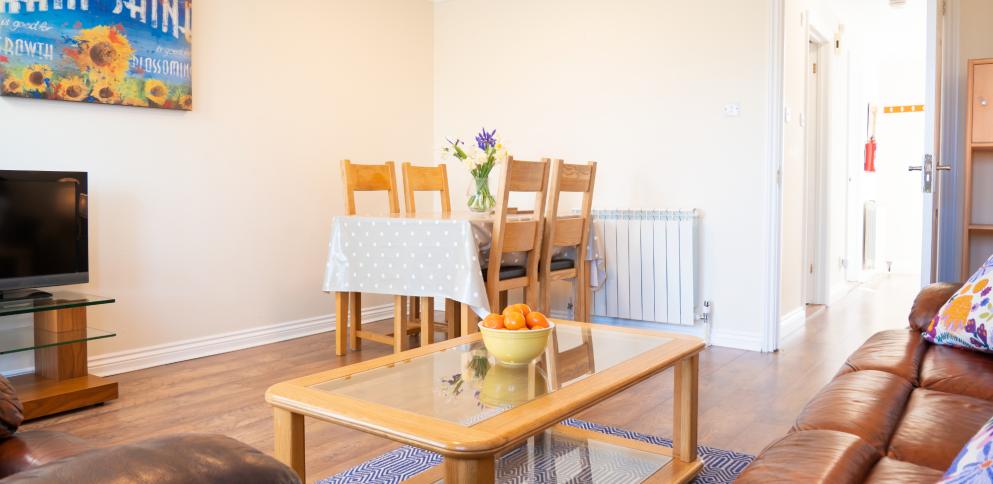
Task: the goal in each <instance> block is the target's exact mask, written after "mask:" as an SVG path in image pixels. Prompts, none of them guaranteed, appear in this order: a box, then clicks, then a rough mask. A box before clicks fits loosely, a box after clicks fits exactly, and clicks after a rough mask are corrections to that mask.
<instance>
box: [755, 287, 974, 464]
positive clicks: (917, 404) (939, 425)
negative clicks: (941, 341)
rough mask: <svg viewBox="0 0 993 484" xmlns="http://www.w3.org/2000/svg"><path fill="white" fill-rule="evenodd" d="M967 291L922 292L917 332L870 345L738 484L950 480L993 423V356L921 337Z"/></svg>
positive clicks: (887, 335) (915, 315)
mask: <svg viewBox="0 0 993 484" xmlns="http://www.w3.org/2000/svg"><path fill="white" fill-rule="evenodd" d="M959 287H961V285H960V284H936V285H933V286H930V287H927V288H925V289H924V290H923V291H921V293H920V294H919V295H918V296H917V299H916V300H915V301H914V306H913V309H912V311H911V313H910V328H907V329H898V330H891V331H883V332H881V333H877V334H876V335H874V336H872V337H871V338H869V340H868V341H866V342H865V344H863V345H862V347H861V348H859V349H858V351H856V352H855V353H854V354H852V355H851V356H850V357H849V358H848V361H847V362H846V363H845V365H844V366H843V367H842V368H841V371H839V372H838V374H837V375H836V376H835V377H834V379H833V380H832V381H831V382H830V383H828V385H827V386H826V387H824V388H823V389H822V390H821V391H820V393H818V394H817V395H816V396H815V397H814V398H813V400H811V401H810V402H808V403H807V406H806V407H805V408H804V410H803V412H802V413H801V414H800V416H799V417H797V419H796V423H795V424H794V426H793V428H792V429H791V430H790V432H789V433H788V434H787V435H786V436H784V437H783V438H781V439H779V440H778V441H776V442H774V443H773V444H772V445H770V446H769V447H767V448H766V449H765V450H763V451H762V453H761V454H760V455H759V456H758V458H757V459H756V460H755V461H754V462H753V463H752V464H751V465H749V466H748V467H747V468H746V469H745V471H744V472H743V473H742V474H741V476H740V477H739V478H738V481H737V482H742V483H753V482H755V483H758V482H761V483H767V482H830V483H847V482H874V483H879V482H893V483H897V482H899V483H910V482H932V483H933V482H935V481H937V480H938V479H939V478H941V476H942V474H944V472H945V470H947V469H948V467H949V466H950V465H951V463H952V460H954V458H955V456H956V455H957V454H958V452H959V451H960V450H961V449H962V447H963V446H964V445H965V443H966V441H968V440H969V438H970V437H972V435H973V434H975V433H976V431H978V430H979V428H980V427H982V425H983V424H984V423H986V421H987V420H989V419H990V417H993V355H988V354H983V353H979V352H975V351H968V350H962V349H955V348H949V347H945V346H937V345H932V344H930V343H928V342H926V341H924V340H923V339H922V338H921V335H920V333H921V329H922V328H924V327H925V326H927V324H928V322H930V320H931V318H933V317H934V315H935V313H937V311H938V309H939V308H940V307H941V306H942V304H944V302H945V301H946V300H947V299H948V298H949V297H951V295H952V294H953V293H954V292H955V291H956V290H957V289H958V288H959Z"/></svg>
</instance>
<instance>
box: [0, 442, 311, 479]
mask: <svg viewBox="0 0 993 484" xmlns="http://www.w3.org/2000/svg"><path fill="white" fill-rule="evenodd" d="M15 482H25V483H38V482H72V483H74V484H98V483H100V484H103V483H108V482H121V483H124V482H135V483H138V482H154V483H156V484H190V483H215V482H232V483H234V482H237V483H239V484H256V483H258V484H263V483H265V484H297V483H299V482H300V479H299V478H298V477H297V475H296V473H295V472H293V470H292V469H290V468H289V467H286V466H285V465H283V464H281V463H280V462H279V461H277V460H276V459H273V458H272V457H270V456H268V455H266V454H263V453H262V452H260V451H259V450H257V449H254V448H252V447H249V446H248V445H245V444H243V443H241V442H238V441H237V440H234V439H232V438H230V437H225V436H222V435H193V434H180V435H172V436H168V437H162V438H157V439H152V440H146V441H144V442H139V443H137V444H131V445H120V446H117V447H110V448H106V449H99V450H92V451H89V452H84V453H82V454H79V455H76V456H73V457H69V458H66V459H62V460H58V461H55V462H52V463H49V464H47V465H43V466H41V467H35V468H34V469H31V470H27V471H24V472H21V473H18V474H14V475H12V476H10V477H7V478H6V479H3V480H2V481H0V483H3V484H9V483H15Z"/></svg>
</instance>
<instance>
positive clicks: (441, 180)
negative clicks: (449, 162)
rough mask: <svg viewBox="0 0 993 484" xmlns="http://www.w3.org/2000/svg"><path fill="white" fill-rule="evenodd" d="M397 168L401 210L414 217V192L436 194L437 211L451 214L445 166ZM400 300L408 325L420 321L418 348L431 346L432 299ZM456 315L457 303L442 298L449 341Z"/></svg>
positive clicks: (455, 327) (455, 329)
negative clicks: (402, 199) (438, 204)
mask: <svg viewBox="0 0 993 484" xmlns="http://www.w3.org/2000/svg"><path fill="white" fill-rule="evenodd" d="M400 167H401V172H402V173H403V198H404V210H405V212H406V213H407V214H408V215H415V214H417V202H416V200H415V196H414V195H415V194H416V193H417V192H438V196H439V197H440V199H441V211H442V212H443V213H451V212H452V197H451V195H450V194H449V191H448V167H447V166H446V165H438V166H416V165H413V164H411V163H410V162H404V163H403V164H402V165H400ZM403 299H404V307H405V308H407V299H409V300H410V304H409V309H408V316H407V319H408V323H415V322H420V329H421V331H420V332H421V345H422V346H423V345H426V344H431V343H433V342H434V298H433V297H421V298H416V297H411V298H406V297H404V298H403ZM459 314H460V313H459V310H458V306H457V303H456V302H455V301H452V300H450V299H446V300H445V321H446V325H445V332H446V333H447V336H448V337H449V338H453V337H455V336H457V335H458V332H459V330H458V326H459Z"/></svg>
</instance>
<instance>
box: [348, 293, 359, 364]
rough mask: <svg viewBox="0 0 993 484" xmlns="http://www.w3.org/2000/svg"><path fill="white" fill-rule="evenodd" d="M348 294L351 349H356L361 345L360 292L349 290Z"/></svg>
mask: <svg viewBox="0 0 993 484" xmlns="http://www.w3.org/2000/svg"><path fill="white" fill-rule="evenodd" d="M348 296H349V297H348V299H349V301H348V305H349V306H350V309H351V311H349V316H350V317H349V322H350V323H351V324H352V333H351V337H352V350H353V351H358V349H359V348H360V347H361V345H362V339H361V338H359V331H362V293H360V292H351V293H348Z"/></svg>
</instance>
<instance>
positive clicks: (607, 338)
mask: <svg viewBox="0 0 993 484" xmlns="http://www.w3.org/2000/svg"><path fill="white" fill-rule="evenodd" d="M556 323H557V327H556V329H555V331H554V333H553V335H552V337H551V338H550V341H549V345H548V348H547V350H546V351H545V354H544V355H543V356H541V357H539V358H538V359H537V360H535V361H534V362H532V363H531V364H530V365H527V366H523V367H510V366H505V365H501V364H498V363H496V361H495V360H494V359H493V357H492V356H490V355H489V354H488V353H487V352H486V349H485V347H484V346H483V344H482V341H481V340H480V335H479V334H472V335H468V336H463V337H461V338H456V339H452V340H448V341H445V342H442V343H438V344H434V345H428V346H425V347H421V348H417V349H414V350H411V351H406V352H403V353H400V354H396V355H390V356H386V357H383V358H377V359H375V360H370V361H365V362H361V363H357V364H354V365H350V366H347V367H343V368H338V369H335V370H331V371H326V372H322V373H318V374H315V375H311V376H307V377H303V378H297V379H294V380H289V381H286V382H282V383H278V384H276V385H273V386H272V387H271V388H269V390H268V391H267V392H266V401H267V402H269V404H270V405H272V406H273V409H274V413H275V438H276V442H275V449H276V452H275V453H276V458H278V459H279V460H281V461H282V462H284V463H286V464H287V465H289V466H291V467H292V468H293V469H294V470H295V471H296V472H297V473H298V474H299V475H300V477H301V479H304V480H306V473H305V465H304V448H305V443H304V416H307V417H312V418H315V419H318V420H323V421H326V422H332V423H336V424H339V425H343V426H345V427H349V428H353V429H357V430H361V431H363V432H366V433H369V434H372V435H378V436H380V437H384V438H387V439H390V440H393V441H396V442H400V443H403V444H408V445H412V446H415V447H419V448H421V449H426V450H430V451H433V452H437V453H439V454H441V455H442V456H444V464H443V465H442V466H439V467H437V468H434V469H431V470H428V471H426V472H424V473H422V474H420V475H418V476H416V477H415V478H414V479H412V481H414V482H437V481H439V480H442V479H444V480H445V481H446V482H450V483H452V482H458V483H475V482H480V483H491V482H494V481H495V479H496V476H497V474H498V473H500V474H501V475H510V474H514V473H520V472H524V473H529V474H527V475H530V476H537V475H538V474H541V476H542V478H543V479H547V478H548V476H553V477H552V478H553V479H554V478H555V476H560V477H561V478H562V479H563V480H564V479H568V478H572V477H575V475H576V472H583V473H585V475H586V476H589V478H590V479H591V480H592V481H594V482H610V481H612V480H613V481H615V482H616V479H619V478H622V479H623V480H624V482H630V481H632V480H643V481H651V482H686V481H689V480H690V479H692V478H693V476H695V475H696V474H697V473H698V472H699V471H700V469H701V468H702V466H703V463H702V461H701V460H700V459H699V457H698V456H697V452H696V443H697V442H696V441H697V438H696V436H697V389H698V368H699V353H700V352H701V351H702V350H703V348H704V343H703V341H702V340H700V339H699V338H694V337H689V336H684V335H679V334H672V333H662V332H656V331H649V330H642V329H631V328H620V327H613V326H603V325H592V324H583V323H574V322H565V321H556ZM673 367H674V368H675V399H674V405H673V410H674V417H675V418H674V420H673V422H674V425H673V432H674V435H673V448H672V449H669V448H666V447H661V446H655V445H651V444H646V443H643V442H639V441H633V440H627V439H624V438H620V437H616V436H608V435H605V434H601V433H598V432H594V431H591V430H585V429H581V428H577V427H576V426H575V425H573V426H569V425H564V424H562V422H563V421H564V420H567V419H569V418H570V417H572V416H574V415H576V414H578V413H579V412H581V411H583V410H585V409H587V408H589V407H591V406H593V405H595V404H597V403H599V402H601V401H603V400H606V399H607V398H610V397H611V396H613V395H616V394H618V393H620V392H621V391H623V390H624V389H626V388H629V387H631V386H632V385H634V384H636V383H638V382H641V381H644V380H646V379H648V378H650V377H652V376H653V375H655V374H657V373H659V372H661V371H664V370H666V369H668V368H673ZM631 430H637V429H631ZM570 476H572V477H570Z"/></svg>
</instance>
